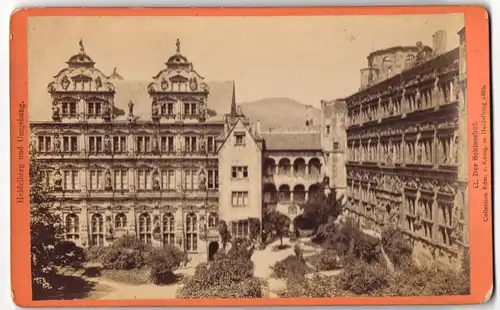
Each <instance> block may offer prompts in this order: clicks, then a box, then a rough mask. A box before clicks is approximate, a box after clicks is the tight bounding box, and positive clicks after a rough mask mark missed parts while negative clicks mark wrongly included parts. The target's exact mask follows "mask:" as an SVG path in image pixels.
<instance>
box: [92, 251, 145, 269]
mask: <svg viewBox="0 0 500 310" xmlns="http://www.w3.org/2000/svg"><path fill="white" fill-rule="evenodd" d="M100 262H101V263H102V265H103V267H104V268H107V269H125V270H129V269H133V268H137V267H138V264H137V255H136V253H135V252H133V251H131V250H128V249H122V248H118V247H113V246H111V247H109V248H107V249H106V251H104V252H103V253H102V255H101V257H100Z"/></svg>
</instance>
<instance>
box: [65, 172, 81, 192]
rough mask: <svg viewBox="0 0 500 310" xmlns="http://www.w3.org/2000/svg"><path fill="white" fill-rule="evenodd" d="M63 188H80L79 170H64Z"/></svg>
mask: <svg viewBox="0 0 500 310" xmlns="http://www.w3.org/2000/svg"><path fill="white" fill-rule="evenodd" d="M63 176H64V177H63V188H64V189H65V190H75V189H79V188H80V179H79V178H78V170H65V171H64V172H63Z"/></svg>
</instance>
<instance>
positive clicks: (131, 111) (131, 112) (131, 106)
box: [128, 100, 134, 116]
mask: <svg viewBox="0 0 500 310" xmlns="http://www.w3.org/2000/svg"><path fill="white" fill-rule="evenodd" d="M128 115H129V116H133V115H134V103H133V102H132V100H130V101H129V103H128Z"/></svg>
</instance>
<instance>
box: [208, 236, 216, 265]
mask: <svg viewBox="0 0 500 310" xmlns="http://www.w3.org/2000/svg"><path fill="white" fill-rule="evenodd" d="M218 250H219V242H217V241H212V242H210V244H209V245H208V261H211V260H213V259H214V256H215V253H217V251H218Z"/></svg>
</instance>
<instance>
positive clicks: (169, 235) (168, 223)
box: [163, 213, 175, 245]
mask: <svg viewBox="0 0 500 310" xmlns="http://www.w3.org/2000/svg"><path fill="white" fill-rule="evenodd" d="M163 244H164V245H166V244H172V245H173V244H175V218H174V215H173V214H172V213H166V214H165V215H163Z"/></svg>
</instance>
